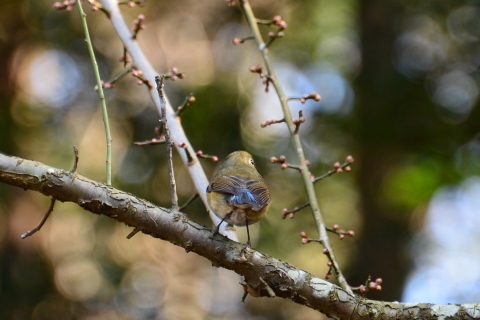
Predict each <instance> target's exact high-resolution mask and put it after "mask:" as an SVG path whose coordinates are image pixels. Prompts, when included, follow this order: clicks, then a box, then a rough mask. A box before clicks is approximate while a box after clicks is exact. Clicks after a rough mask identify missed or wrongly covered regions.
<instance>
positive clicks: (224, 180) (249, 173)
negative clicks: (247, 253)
mask: <svg viewBox="0 0 480 320" xmlns="http://www.w3.org/2000/svg"><path fill="white" fill-rule="evenodd" d="M207 202H208V205H209V207H210V209H211V210H212V212H213V213H214V214H215V215H216V216H217V217H219V218H220V219H222V221H220V223H219V224H218V225H217V226H216V227H215V229H214V230H213V235H215V234H216V233H218V230H219V228H220V225H221V224H222V223H223V222H224V221H225V222H227V223H229V224H233V225H235V226H240V227H243V226H246V227H247V237H248V241H247V243H246V244H245V247H251V242H250V231H249V230H248V226H249V225H250V224H253V223H256V222H258V221H259V220H260V219H261V218H263V217H264V216H265V213H266V212H267V210H268V208H269V207H270V202H271V198H270V193H269V191H268V188H267V185H266V184H265V181H264V180H263V178H262V176H261V175H260V173H258V171H257V169H256V168H255V162H254V161H253V158H252V155H251V154H250V153H248V152H246V151H235V152H232V153H230V154H229V155H228V156H227V157H226V158H225V161H224V162H223V163H222V165H221V166H220V168H218V171H217V172H216V173H215V175H214V176H213V178H212V180H211V181H210V184H209V185H208V187H207Z"/></svg>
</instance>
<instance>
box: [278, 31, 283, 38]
mask: <svg viewBox="0 0 480 320" xmlns="http://www.w3.org/2000/svg"><path fill="white" fill-rule="evenodd" d="M284 36H285V33H284V32H279V33H277V38H283V37H284Z"/></svg>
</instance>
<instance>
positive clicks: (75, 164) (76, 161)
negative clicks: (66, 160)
mask: <svg viewBox="0 0 480 320" xmlns="http://www.w3.org/2000/svg"><path fill="white" fill-rule="evenodd" d="M73 154H74V155H75V160H73V168H72V171H70V172H71V173H75V172H76V171H77V166H78V149H77V147H76V146H73Z"/></svg>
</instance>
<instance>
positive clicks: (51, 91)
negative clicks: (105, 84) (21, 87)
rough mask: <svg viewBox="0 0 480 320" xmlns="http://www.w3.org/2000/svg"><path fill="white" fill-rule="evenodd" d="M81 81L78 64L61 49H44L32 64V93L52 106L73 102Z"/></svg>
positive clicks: (62, 105)
mask: <svg viewBox="0 0 480 320" xmlns="http://www.w3.org/2000/svg"><path fill="white" fill-rule="evenodd" d="M80 81H81V79H80V71H79V69H78V66H77V64H76V63H75V61H74V60H73V59H72V58H71V57H70V56H68V55H67V54H66V53H64V52H63V51H60V50H47V51H44V52H42V53H41V54H39V55H38V56H36V57H35V58H34V60H33V61H32V63H31V65H30V85H31V90H32V92H31V93H32V95H34V96H35V97H36V98H37V99H39V100H41V101H43V103H45V104H47V105H49V106H51V107H55V108H61V107H65V106H67V105H69V104H71V102H72V101H73V100H74V98H75V97H76V95H77V92H78V89H77V88H78V86H79V83H80Z"/></svg>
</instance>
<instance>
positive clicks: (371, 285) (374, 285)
mask: <svg viewBox="0 0 480 320" xmlns="http://www.w3.org/2000/svg"><path fill="white" fill-rule="evenodd" d="M376 286H377V284H376V283H375V282H370V283H369V284H368V287H369V288H370V289H372V290H375V287H376Z"/></svg>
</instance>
